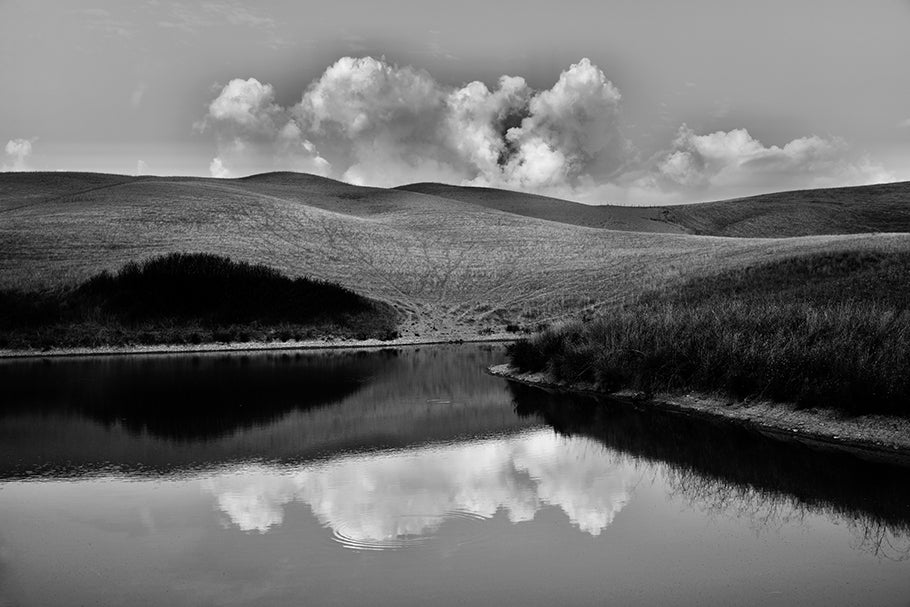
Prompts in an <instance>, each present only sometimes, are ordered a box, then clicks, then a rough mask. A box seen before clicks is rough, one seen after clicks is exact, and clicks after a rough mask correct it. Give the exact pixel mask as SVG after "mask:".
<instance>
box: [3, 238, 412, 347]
mask: <svg viewBox="0 0 910 607" xmlns="http://www.w3.org/2000/svg"><path fill="white" fill-rule="evenodd" d="M396 322H397V314H396V312H395V311H394V310H393V309H392V308H391V307H390V306H388V305H386V304H382V303H379V302H375V301H372V300H369V299H367V298H365V297H362V296H360V295H358V294H357V293H354V292H353V291H350V290H348V289H345V288H343V287H340V286H338V285H334V284H331V283H327V282H322V281H317V280H311V279H309V278H289V277H287V276H285V275H283V274H281V273H280V272H278V271H276V270H273V269H272V268H269V267H267V266H262V265H253V264H248V263H244V262H234V261H232V260H230V259H228V258H226V257H219V256H216V255H208V254H186V253H175V254H171V255H166V256H163V257H156V258H152V259H150V260H147V261H145V262H142V263H135V262H130V263H128V264H126V265H125V266H124V267H123V268H122V269H121V270H119V271H118V272H115V273H109V272H102V273H101V274H98V275H96V276H94V277H92V278H90V279H88V280H87V281H85V282H84V283H82V284H80V285H78V286H76V287H74V288H71V289H69V290H65V291H59V292H53V293H35V292H22V291H0V335H2V336H3V339H5V340H6V342H7V344H9V346H8V347H18V348H27V347H34V346H35V345H39V344H40V345H44V346H47V347H54V346H73V345H79V346H100V345H111V344H120V343H128V342H131V343H141V344H154V343H187V342H189V343H192V344H199V343H202V342H204V341H217V342H230V341H250V340H253V339H265V338H266V337H267V336H268V335H269V334H270V333H272V331H273V330H274V329H278V328H280V335H281V336H282V339H290V338H291V337H292V336H295V337H296V336H297V335H301V336H302V335H304V334H306V335H307V336H308V337H315V336H317V335H322V334H327V333H330V332H331V333H336V334H338V335H340V336H343V337H350V336H353V335H363V336H366V337H373V336H379V335H386V334H388V333H389V332H390V331H394V327H395V325H396Z"/></svg>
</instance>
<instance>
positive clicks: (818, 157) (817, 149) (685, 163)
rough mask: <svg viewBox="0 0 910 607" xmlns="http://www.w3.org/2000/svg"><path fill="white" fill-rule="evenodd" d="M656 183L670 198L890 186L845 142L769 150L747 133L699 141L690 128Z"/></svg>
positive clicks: (661, 165) (798, 142)
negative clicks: (682, 194) (671, 194)
mask: <svg viewBox="0 0 910 607" xmlns="http://www.w3.org/2000/svg"><path fill="white" fill-rule="evenodd" d="M655 171H656V173H655V177H656V179H655V180H654V181H655V183H656V185H657V186H658V188H659V189H661V190H662V191H664V192H679V191H680V190H681V191H683V192H692V193H699V194H708V195H714V196H717V195H732V196H735V195H745V194H748V193H752V192H754V191H756V190H761V189H762V188H763V187H767V186H768V185H769V184H770V185H773V189H777V190H786V189H797V188H811V187H826V186H835V185H841V184H843V183H844V182H847V183H874V182H880V181H887V180H888V179H890V175H889V174H888V173H887V172H885V171H884V170H883V169H882V168H881V167H879V166H876V165H874V164H872V163H871V162H870V161H869V160H868V159H865V158H862V157H853V156H852V155H851V154H850V150H849V146H847V144H846V142H845V141H843V140H842V139H839V138H824V137H818V136H816V135H812V136H809V137H800V138H798V139H794V140H792V141H790V142H789V143H787V144H785V145H783V146H776V145H772V146H765V145H764V144H762V143H761V142H760V141H759V140H758V139H755V138H754V137H752V135H750V134H749V132H748V131H747V130H746V129H734V130H731V131H717V132H714V133H710V134H707V135H698V134H696V133H695V132H694V131H693V130H692V129H690V128H688V127H687V126H686V125H683V126H682V127H680V129H679V131H678V133H677V136H676V139H675V140H674V141H673V144H672V146H671V147H670V149H668V150H667V151H665V152H663V153H662V154H660V155H659V157H658V158H657V160H656V167H655Z"/></svg>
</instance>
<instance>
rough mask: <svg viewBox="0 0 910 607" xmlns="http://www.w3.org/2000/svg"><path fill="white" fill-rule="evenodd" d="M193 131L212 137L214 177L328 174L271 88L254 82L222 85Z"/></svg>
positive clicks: (325, 163) (211, 170) (326, 164)
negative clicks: (288, 172)
mask: <svg viewBox="0 0 910 607" xmlns="http://www.w3.org/2000/svg"><path fill="white" fill-rule="evenodd" d="M196 128H197V130H201V131H213V132H214V133H215V136H216V142H217V147H218V155H217V156H216V157H215V158H214V159H213V160H212V163H211V165H210V167H209V171H210V173H211V174H212V175H213V176H214V177H226V176H228V174H229V173H237V174H243V173H255V172H265V171H275V170H294V171H302V172H308V173H316V174H320V175H325V174H327V173H328V169H329V165H328V162H327V161H326V160H325V159H324V158H322V157H321V156H320V155H319V154H318V153H317V152H316V149H315V147H314V146H313V144H312V143H311V142H310V141H309V140H308V139H306V138H305V137H304V136H303V132H302V131H301V129H300V127H299V126H298V124H297V122H296V121H295V120H294V118H293V117H292V116H291V114H290V112H289V111H288V110H286V109H285V108H282V107H281V106H279V105H278V104H277V103H276V102H275V91H274V89H273V88H272V86H271V85H268V84H262V83H261V82H259V81H258V80H256V79H255V78H249V79H247V80H242V79H239V78H237V79H234V80H231V81H230V82H229V83H228V84H227V85H225V86H224V87H223V88H222V89H221V92H220V94H219V95H218V96H217V97H216V98H215V99H214V100H213V101H212V102H211V103H210V104H209V109H208V113H207V115H206V117H205V118H204V120H203V121H202V122H200V123H197V125H196Z"/></svg>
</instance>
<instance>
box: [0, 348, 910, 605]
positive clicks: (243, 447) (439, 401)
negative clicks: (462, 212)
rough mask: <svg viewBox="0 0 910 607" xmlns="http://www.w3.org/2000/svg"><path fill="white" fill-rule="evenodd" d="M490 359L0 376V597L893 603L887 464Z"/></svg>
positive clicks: (446, 355) (907, 573) (149, 367)
mask: <svg viewBox="0 0 910 607" xmlns="http://www.w3.org/2000/svg"><path fill="white" fill-rule="evenodd" d="M502 359H503V353H502V349H501V348H498V347H480V346H457V347H456V346H451V347H433V348H427V347H425V348H421V349H402V350H399V351H385V352H371V353H308V354H297V355H294V354H290V355H289V354H277V353H269V354H249V355H236V354H233V355H204V356H185V355H184V356H167V357H164V356H161V357H135V358H132V357H131V358H95V359H74V360H54V361H20V362H7V363H3V364H0V386H3V391H4V395H5V396H4V401H3V404H2V409H0V605H42V606H45V605H74V604H86V605H153V604H168V605H170V606H177V605H206V604H214V605H227V604H260V605H284V604H291V603H294V604H307V605H324V604H339V605H351V604H375V605H428V604H433V605H447V604H451V605H467V604H502V605H509V604H520V605H553V604H565V605H584V604H598V605H600V604H604V603H608V602H609V603H615V604H623V605H635V604H640V605H655V604H664V605H705V604H738V605H748V604H756V605H778V604H779V605H793V604H803V605H859V604H862V605H907V604H910V482H908V481H910V472H908V470H906V469H902V468H898V467H889V466H882V465H879V464H872V463H867V462H864V461H862V460H858V459H854V458H852V457H848V456H844V455H837V454H831V453H826V452H820V451H816V450H813V449H810V448H808V447H803V446H794V445H785V444H782V443H779V442H777V441H774V440H771V439H767V438H763V437H761V436H758V435H755V434H753V433H749V432H746V431H744V430H738V429H735V428H730V427H728V426H723V425H716V424H710V423H705V422H701V421H693V420H689V419H688V418H683V417H678V416H673V415H667V414H662V415H653V414H645V413H642V412H637V411H635V410H630V409H628V408H625V407H621V406H617V405H615V404H610V403H606V402H600V403H598V402H595V401H593V400H589V399H584V398H567V397H558V396H554V395H550V394H547V393H545V392H542V391H538V390H533V389H530V388H526V387H518V386H511V385H509V384H508V383H507V382H505V381H503V380H501V379H498V378H494V377H491V376H489V375H486V374H485V373H484V372H483V370H484V368H485V367H486V366H487V365H490V364H495V363H498V362H501V361H502Z"/></svg>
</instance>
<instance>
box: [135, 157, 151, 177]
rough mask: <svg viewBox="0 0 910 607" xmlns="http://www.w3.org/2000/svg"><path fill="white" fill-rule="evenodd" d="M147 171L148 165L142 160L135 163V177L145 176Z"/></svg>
mask: <svg viewBox="0 0 910 607" xmlns="http://www.w3.org/2000/svg"><path fill="white" fill-rule="evenodd" d="M148 170H149V165H148V163H147V162H146V161H144V160H137V161H136V172H135V175H136V177H140V176H142V175H145V174H147V173H148Z"/></svg>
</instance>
